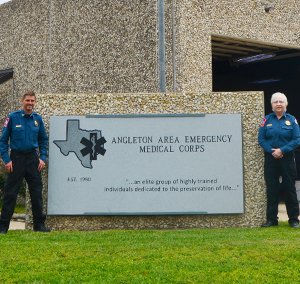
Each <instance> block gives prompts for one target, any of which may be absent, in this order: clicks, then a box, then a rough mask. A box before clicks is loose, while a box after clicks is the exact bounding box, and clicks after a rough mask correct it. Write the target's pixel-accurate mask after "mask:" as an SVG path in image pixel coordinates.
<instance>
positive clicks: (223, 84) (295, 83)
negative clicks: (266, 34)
mask: <svg viewBox="0 0 300 284" xmlns="http://www.w3.org/2000/svg"><path fill="white" fill-rule="evenodd" d="M289 52H290V53H291V52H293V51H292V50H291V51H289ZM297 54H298V53H297ZM213 91H214V92H219V91H228V92H229V91H264V94H265V113H266V114H268V113H270V112H271V111H272V110H271V105H270V100H271V95H272V94H273V93H275V92H282V93H284V94H285V95H286V96H287V98H288V102H289V105H288V112H289V113H290V114H292V115H294V116H295V117H296V118H297V119H298V120H300V56H296V57H290V58H283V59H277V60H269V61H262V62H260V61H257V62H253V63H248V64H242V65H232V64H231V62H230V61H229V60H226V61H217V62H213Z"/></svg>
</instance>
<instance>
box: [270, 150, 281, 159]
mask: <svg viewBox="0 0 300 284" xmlns="http://www.w3.org/2000/svg"><path fill="white" fill-rule="evenodd" d="M272 151H273V153H272V155H273V157H274V158H275V159H281V158H282V157H283V154H282V152H281V150H280V148H276V149H272Z"/></svg>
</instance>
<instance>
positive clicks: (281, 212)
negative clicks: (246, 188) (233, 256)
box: [9, 203, 289, 230]
mask: <svg viewBox="0 0 300 284" xmlns="http://www.w3.org/2000/svg"><path fill="white" fill-rule="evenodd" d="M278 217H279V221H288V220H289V218H288V216H287V214H286V208H285V204H284V203H280V204H279V207H278ZM24 229H25V222H16V221H11V222H10V226H9V230H24Z"/></svg>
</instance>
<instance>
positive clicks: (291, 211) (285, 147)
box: [258, 93, 300, 228]
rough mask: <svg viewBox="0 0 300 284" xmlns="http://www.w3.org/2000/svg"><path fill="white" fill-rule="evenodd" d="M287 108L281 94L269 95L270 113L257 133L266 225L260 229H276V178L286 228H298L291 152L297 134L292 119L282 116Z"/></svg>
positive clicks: (299, 134) (298, 138)
mask: <svg viewBox="0 0 300 284" xmlns="http://www.w3.org/2000/svg"><path fill="white" fill-rule="evenodd" d="M287 104H288V102H287V98H286V96H285V95H284V94H282V93H275V94H273V95H272V98H271V105H272V109H273V113H271V114H269V115H267V116H266V117H265V118H264V120H263V122H262V124H261V127H260V129H259V133H258V142H259V144H260V146H261V147H262V148H263V149H264V150H265V167H264V169H265V180H266V185H267V222H266V223H265V224H263V225H261V227H271V226H277V225H278V218H277V215H278V204H279V188H280V183H279V176H281V177H282V187H283V190H284V197H285V206H286V209H287V214H288V217H289V223H290V226H291V227H292V228H299V219H298V216H299V203H298V199H297V193H296V188H295V180H296V175H297V172H296V164H295V155H294V149H295V148H297V147H298V146H299V144H300V132H299V125H298V122H297V120H296V119H295V117H293V116H292V115H290V114H288V113H286V107H287Z"/></svg>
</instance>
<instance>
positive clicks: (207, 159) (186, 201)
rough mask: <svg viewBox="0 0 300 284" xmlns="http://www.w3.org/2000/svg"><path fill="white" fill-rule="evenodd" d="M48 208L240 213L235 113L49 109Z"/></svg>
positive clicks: (136, 212) (57, 210)
mask: <svg viewBox="0 0 300 284" xmlns="http://www.w3.org/2000/svg"><path fill="white" fill-rule="evenodd" d="M49 136H50V137H49V175H48V182H49V183H48V214H49V215H85V214H86V215H129V214H130V215H148V214H152V215H162V214H235V213H243V212H244V190H243V157H242V126H241V115H240V114H215V115H213V114H208V115H144V116H142V115H141V116H139V115H133V116H88V117H84V116H53V117H51V118H50V135H49Z"/></svg>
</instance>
